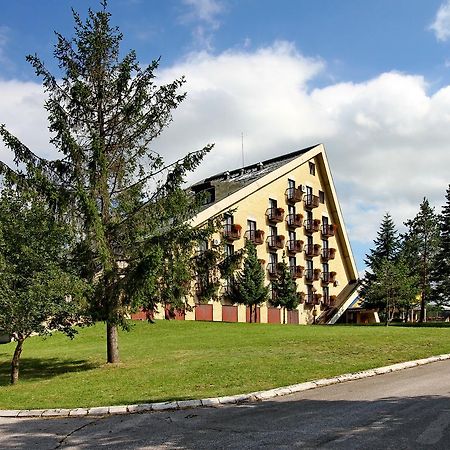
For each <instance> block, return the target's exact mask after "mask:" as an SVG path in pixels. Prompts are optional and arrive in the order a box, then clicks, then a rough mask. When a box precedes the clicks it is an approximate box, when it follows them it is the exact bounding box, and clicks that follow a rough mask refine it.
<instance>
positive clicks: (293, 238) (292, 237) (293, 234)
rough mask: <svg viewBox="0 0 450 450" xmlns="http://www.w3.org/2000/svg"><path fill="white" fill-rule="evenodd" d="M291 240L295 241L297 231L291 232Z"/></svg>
mask: <svg viewBox="0 0 450 450" xmlns="http://www.w3.org/2000/svg"><path fill="white" fill-rule="evenodd" d="M289 240H290V241H295V231H289Z"/></svg>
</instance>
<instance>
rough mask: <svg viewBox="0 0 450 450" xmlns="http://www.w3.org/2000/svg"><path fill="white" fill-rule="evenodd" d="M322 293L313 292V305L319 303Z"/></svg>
mask: <svg viewBox="0 0 450 450" xmlns="http://www.w3.org/2000/svg"><path fill="white" fill-rule="evenodd" d="M321 300H322V294H313V305H320V301H321Z"/></svg>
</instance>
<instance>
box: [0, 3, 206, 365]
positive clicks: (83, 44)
mask: <svg viewBox="0 0 450 450" xmlns="http://www.w3.org/2000/svg"><path fill="white" fill-rule="evenodd" d="M101 4H102V8H101V9H100V11H98V12H94V11H92V10H89V12H88V16H87V19H86V20H82V18H81V17H80V15H79V14H78V13H76V12H73V17H74V22H75V29H74V37H73V38H72V39H66V38H65V37H64V36H62V35H61V34H59V33H56V36H57V43H56V45H55V51H54V55H55V57H56V59H57V62H58V65H59V68H60V70H61V73H58V74H56V75H54V74H52V73H51V72H50V71H49V70H48V69H47V68H46V66H45V65H44V63H43V62H42V61H41V60H40V59H39V58H38V57H37V56H29V57H28V58H27V59H28V61H29V62H30V63H31V65H32V66H33V67H34V69H35V71H36V74H37V76H39V77H41V78H42V79H43V85H44V88H45V91H46V93H47V98H48V100H47V101H46V104H45V107H46V110H47V112H48V121H49V129H50V131H51V132H52V139H51V143H52V144H53V146H54V147H56V149H57V150H58V151H59V152H60V158H59V159H57V160H53V161H49V160H46V159H43V158H41V157H39V156H37V155H36V154H35V153H33V152H32V151H31V150H30V149H29V148H28V147H27V146H26V145H24V144H23V143H21V142H20V141H19V140H18V139H17V138H16V137H15V136H13V135H12V134H11V133H9V132H8V131H7V129H6V127H5V126H4V125H2V126H0V136H1V137H2V138H3V141H4V142H5V144H6V146H7V147H9V148H10V149H11V150H12V151H13V152H14V154H15V160H16V162H18V163H19V164H20V165H19V166H18V168H16V169H14V170H13V169H12V168H10V167H7V166H6V165H5V164H4V163H2V164H0V170H1V173H2V174H3V175H5V176H6V177H8V179H10V180H11V181H13V182H15V183H16V184H17V186H18V187H19V188H22V189H27V186H32V187H33V189H38V190H39V191H40V192H41V193H42V194H45V195H46V197H47V199H48V200H49V202H51V203H52V205H53V207H54V208H55V209H59V210H61V211H63V210H64V211H65V213H66V215H67V219H68V220H69V219H70V220H71V223H72V224H73V225H74V227H76V229H77V233H78V238H79V255H80V264H81V265H82V267H83V268H84V269H85V270H84V276H85V277H86V278H87V279H88V280H89V281H90V283H92V285H93V286H94V294H93V296H92V301H91V306H92V313H93V316H94V318H95V319H97V320H102V321H105V322H106V325H107V361H108V362H118V361H119V350H118V326H122V327H124V328H126V327H127V323H126V320H125V319H126V317H127V314H128V312H129V311H130V308H131V307H137V306H143V307H144V308H145V309H146V310H147V311H149V312H150V313H151V312H153V310H154V309H155V307H156V304H157V302H158V301H161V300H162V301H165V299H166V298H169V299H170V302H171V304H172V306H175V307H177V306H179V305H182V301H183V298H184V294H186V293H187V292H188V290H189V283H188V282H187V278H188V276H187V271H186V270H182V268H181V267H180V265H183V267H186V265H187V264H190V262H189V258H188V257H187V256H186V255H191V254H192V250H193V247H194V241H195V240H196V239H205V236H204V235H203V236H202V233H203V232H204V230H192V229H191V228H190V227H189V225H188V221H189V219H190V218H191V217H192V216H193V215H195V213H196V212H197V209H196V206H197V205H196V204H195V202H194V201H193V200H192V199H191V198H190V197H189V196H188V194H187V193H186V192H185V190H184V189H182V187H183V182H184V177H185V175H186V173H187V172H189V171H191V170H193V169H195V168H196V167H197V166H198V164H199V163H200V161H201V160H202V158H203V156H204V155H205V154H206V153H207V152H208V151H209V150H210V149H211V147H212V146H206V147H205V148H203V149H201V150H199V151H194V152H192V153H189V154H188V155H187V156H185V157H183V158H181V159H180V160H178V161H176V162H175V163H172V164H166V163H164V161H163V158H162V157H161V156H160V155H159V154H158V153H156V152H155V150H154V149H153V148H152V141H153V140H154V139H155V138H156V137H158V136H159V135H160V134H161V132H162V131H163V130H164V128H165V127H166V126H167V125H168V124H169V123H170V121H171V120H172V116H171V113H172V111H173V110H174V109H175V108H177V106H178V105H179V104H180V102H181V101H183V99H184V98H185V94H183V93H180V92H179V89H180V88H181V87H182V85H183V83H184V79H183V78H180V79H177V80H175V81H173V82H172V83H169V84H166V85H162V86H158V85H157V84H156V83H155V77H156V74H155V71H156V69H157V68H158V64H159V61H158V60H156V61H153V62H152V63H151V64H150V65H149V66H146V67H144V66H142V65H141V64H140V63H139V61H138V60H137V58H136V54H135V52H134V51H130V52H129V53H128V54H126V55H125V56H123V57H122V56H121V52H120V43H121V41H122V34H121V33H120V32H119V30H118V28H116V27H114V26H112V25H111V24H110V13H109V12H108V10H107V2H106V0H104V1H103V2H102V3H101ZM175 261H176V262H177V264H172V263H173V262H175ZM174 269H176V270H174ZM168 273H170V275H171V276H170V277H169V278H168ZM161 280H170V283H169V284H165V286H163V287H162V288H161V286H160V282H161ZM174 303H178V305H176V304H175V305H174Z"/></svg>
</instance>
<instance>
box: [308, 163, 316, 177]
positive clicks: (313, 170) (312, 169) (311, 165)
mask: <svg viewBox="0 0 450 450" xmlns="http://www.w3.org/2000/svg"><path fill="white" fill-rule="evenodd" d="M309 173H310V174H311V175H315V174H316V165H315V164H314V163H313V162H311V161H310V162H309Z"/></svg>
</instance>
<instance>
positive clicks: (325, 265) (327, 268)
mask: <svg viewBox="0 0 450 450" xmlns="http://www.w3.org/2000/svg"><path fill="white" fill-rule="evenodd" d="M329 271H330V267H329V265H328V263H323V264H322V272H323V273H328V272H329Z"/></svg>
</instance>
